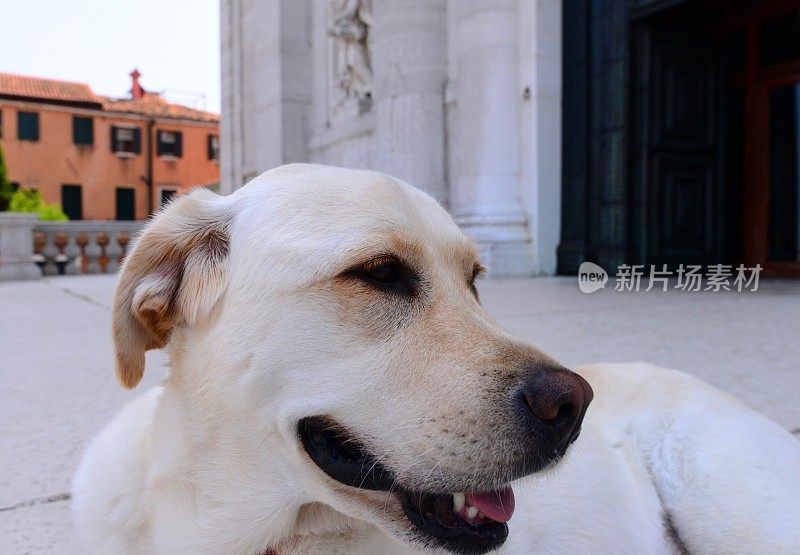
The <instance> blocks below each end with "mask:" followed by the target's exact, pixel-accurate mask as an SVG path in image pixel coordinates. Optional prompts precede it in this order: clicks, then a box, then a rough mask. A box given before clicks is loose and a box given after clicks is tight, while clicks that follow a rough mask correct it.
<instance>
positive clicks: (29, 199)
mask: <svg viewBox="0 0 800 555" xmlns="http://www.w3.org/2000/svg"><path fill="white" fill-rule="evenodd" d="M8 210H9V212H28V213H35V214H39V218H40V219H42V220H44V221H50V222H65V221H67V220H68V219H69V218H67V215H66V214H64V211H63V210H61V207H60V206H58V205H57V204H49V203H47V202H45V201H44V199H43V198H42V193H40V192H39V191H34V190H33V189H18V190H17V191H15V192H14V194H13V195H11V201H10V202H9V203H8Z"/></svg>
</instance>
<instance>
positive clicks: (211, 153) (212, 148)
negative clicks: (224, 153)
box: [208, 135, 219, 162]
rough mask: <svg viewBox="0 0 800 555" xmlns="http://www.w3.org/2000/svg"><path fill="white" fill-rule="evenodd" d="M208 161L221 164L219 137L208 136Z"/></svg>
mask: <svg viewBox="0 0 800 555" xmlns="http://www.w3.org/2000/svg"><path fill="white" fill-rule="evenodd" d="M208 159H209V160H213V161H215V162H219V135H209V136H208Z"/></svg>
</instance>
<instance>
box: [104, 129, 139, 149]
mask: <svg viewBox="0 0 800 555" xmlns="http://www.w3.org/2000/svg"><path fill="white" fill-rule="evenodd" d="M141 136H142V132H141V129H139V128H138V127H117V126H116V125H114V126H112V127H111V151H112V152H114V153H116V154H122V155H126V154H139V153H140V152H141V151H142V145H141V140H142V139H141Z"/></svg>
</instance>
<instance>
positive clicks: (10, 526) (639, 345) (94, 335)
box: [0, 276, 800, 554]
mask: <svg viewBox="0 0 800 555" xmlns="http://www.w3.org/2000/svg"><path fill="white" fill-rule="evenodd" d="M113 286H114V277H113V276H85V277H64V278H50V279H46V280H43V281H33V282H12V283H0V445H1V446H2V448H1V449H0V553H13V554H18V553H32V552H51V553H79V552H80V551H79V549H78V547H77V544H76V543H75V540H74V538H73V535H72V531H71V528H70V521H69V501H68V498H69V483H70V477H71V475H72V473H73V472H74V469H75V466H76V465H77V463H78V461H79V458H80V455H81V452H82V450H83V447H84V445H85V443H86V442H87V441H88V439H89V438H90V437H91V436H92V434H94V433H95V432H96V431H97V430H98V429H99V428H100V427H101V426H102V425H103V424H104V423H105V422H106V421H108V419H109V418H110V417H112V416H113V415H114V414H115V413H116V412H117V411H118V410H119V408H120V407H121V406H122V405H123V403H125V402H126V401H128V400H130V399H132V398H133V397H134V396H135V395H137V394H138V393H139V392H141V391H143V390H144V389H145V388H147V387H149V386H152V385H154V384H157V383H158V381H159V380H160V378H161V376H163V370H162V368H163V366H164V364H165V359H164V356H163V354H162V353H161V352H151V353H149V354H148V360H147V365H148V371H147V372H145V379H144V383H143V384H142V385H140V386H139V388H137V389H136V390H135V391H133V392H129V391H124V390H123V389H122V388H121V387H120V386H118V385H117V382H116V378H115V377H114V370H113V358H112V352H111V338H110V332H109V330H110V309H109V306H110V299H111V291H112V289H113ZM479 290H480V293H481V299H482V301H483V302H484V304H485V305H486V307H487V308H488V310H489V311H490V312H491V313H492V314H494V315H495V316H496V317H497V318H498V319H499V320H500V322H501V323H503V325H505V326H506V327H507V328H508V329H509V330H510V331H512V332H513V333H515V334H517V335H519V336H521V337H523V338H525V339H527V340H529V341H531V342H532V343H533V344H535V345H537V346H538V347H540V348H542V349H543V350H545V351H546V352H548V353H550V354H551V355H553V356H555V357H556V358H558V359H560V360H561V361H562V362H563V363H564V364H566V365H568V366H574V365H577V364H580V363H587V362H600V361H635V360H646V361H650V362H654V363H657V364H660V365H664V366H670V367H674V368H679V369H682V370H686V371H688V372H690V373H693V374H695V375H697V376H699V377H700V378H703V379H705V380H707V381H709V382H710V383H712V384H714V385H716V386H717V387H719V388H720V389H723V390H725V391H727V392H729V393H731V394H733V395H735V396H737V397H739V398H740V399H742V400H743V401H745V402H746V403H748V404H749V405H750V406H752V407H755V408H757V409H758V410H760V411H762V412H764V413H765V414H767V415H768V416H770V417H771V418H773V419H775V420H777V421H778V422H779V423H780V424H781V425H783V426H785V427H786V428H788V429H790V430H792V431H794V432H795V433H800V403H798V394H800V283H798V282H797V281H765V280H762V282H761V286H760V290H759V291H758V292H755V293H752V292H746V293H687V292H680V291H670V292H666V293H664V292H657V291H650V292H647V293H645V292H638V293H619V292H615V291H613V290H611V289H610V288H609V289H606V290H601V291H598V292H596V293H593V294H591V295H584V294H582V293H580V292H579V291H578V288H577V285H576V280H575V278H538V279H519V280H483V281H481V282H480V284H479Z"/></svg>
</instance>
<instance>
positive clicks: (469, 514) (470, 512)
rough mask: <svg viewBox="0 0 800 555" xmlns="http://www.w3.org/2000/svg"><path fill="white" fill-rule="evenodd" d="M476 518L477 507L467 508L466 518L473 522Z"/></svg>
mask: <svg viewBox="0 0 800 555" xmlns="http://www.w3.org/2000/svg"><path fill="white" fill-rule="evenodd" d="M477 516H478V507H467V518H468V519H470V520H475V518H477Z"/></svg>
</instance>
